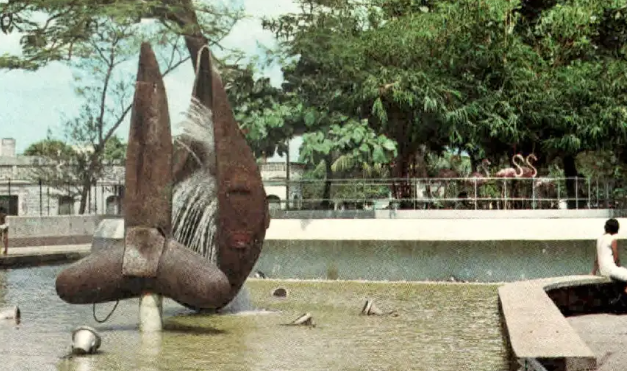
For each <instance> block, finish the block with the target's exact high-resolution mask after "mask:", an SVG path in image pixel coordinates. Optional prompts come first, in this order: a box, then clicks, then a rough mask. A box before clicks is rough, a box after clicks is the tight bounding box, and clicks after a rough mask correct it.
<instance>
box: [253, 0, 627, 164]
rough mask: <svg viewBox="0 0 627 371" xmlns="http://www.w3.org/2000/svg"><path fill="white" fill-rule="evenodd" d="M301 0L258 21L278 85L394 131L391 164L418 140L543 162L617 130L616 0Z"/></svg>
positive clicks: (600, 141)
mask: <svg viewBox="0 0 627 371" xmlns="http://www.w3.org/2000/svg"><path fill="white" fill-rule="evenodd" d="M302 3H303V8H304V11H303V13H302V14H289V15H285V16H282V17H279V18H277V19H274V20H267V21H266V23H265V25H266V27H267V28H268V29H270V30H272V31H274V32H275V34H276V35H277V37H278V38H279V39H280V40H281V42H282V43H281V51H282V53H283V55H282V58H283V59H284V60H291V61H292V62H291V64H289V65H287V66H286V67H285V68H284V74H285V77H286V83H285V89H286V90H288V91H295V92H297V93H298V94H299V96H302V97H304V100H305V101H307V102H309V103H310V104H312V105H313V106H315V107H318V108H320V109H322V108H323V107H324V108H325V109H326V110H330V111H331V112H334V111H338V112H339V113H341V114H343V115H346V116H349V117H356V118H359V119H363V118H365V119H367V120H368V124H369V126H370V127H371V128H372V130H373V131H374V133H376V134H384V135H386V136H387V137H389V138H391V139H394V140H395V141H396V142H397V144H398V155H399V156H398V157H399V158H398V159H397V160H398V162H399V163H401V165H400V166H397V167H396V168H403V167H405V169H404V170H402V171H400V172H397V174H396V175H397V176H404V175H405V174H407V172H408V171H409V168H408V166H409V165H403V164H408V163H410V162H411V161H410V159H411V157H412V156H414V155H415V154H416V153H417V149H418V148H419V146H421V145H425V146H426V147H427V149H428V151H430V152H435V153H442V152H443V150H444V148H447V147H448V148H462V149H464V150H467V151H469V152H471V153H472V154H473V156H474V157H475V158H477V157H483V156H484V155H485V156H489V157H493V158H495V159H497V158H498V157H500V156H502V155H503V154H505V153H507V152H510V151H514V150H515V151H519V152H520V151H522V152H531V151H535V152H536V153H538V154H539V155H540V157H541V158H543V159H544V160H545V162H547V163H548V160H550V159H552V158H555V157H556V156H566V155H576V154H577V153H580V152H582V151H588V150H593V149H597V148H619V149H620V148H622V147H624V145H625V143H626V140H627V138H626V137H625V135H626V128H627V125H626V121H627V116H626V114H627V110H626V109H625V106H626V104H625V103H626V101H625V98H626V97H627V93H626V92H627V89H625V88H626V87H627V86H625V82H626V79H625V75H624V71H626V70H627V64H626V63H627V62H626V60H625V58H624V56H625V53H624V52H625V50H627V49H625V44H624V42H621V40H626V39H627V37H626V36H625V35H627V22H625V13H626V9H627V8H626V7H625V5H626V4H627V2H625V1H618V0H617V1H610V2H599V1H592V0H572V1H568V2H559V3H558V4H557V5H556V4H555V3H542V4H540V5H538V4H539V3H538V4H536V3H537V2H535V3H531V2H520V1H507V0H489V1H475V0H461V1H438V2H428V1H409V0H396V1H366V2H363V1H361V2H359V1H349V0H344V1H342V0H337V1H331V2H329V1H313V2H310V1H307V2H305V1H303V2H302ZM305 4H308V5H310V6H305ZM311 121H313V120H312V118H308V119H307V122H311ZM318 142H319V143H318V144H317V146H318V148H319V149H320V152H321V153H324V152H325V151H327V150H328V147H329V144H325V143H324V142H323V141H321V140H320V139H318ZM514 148H515V149H514ZM571 176H572V175H571Z"/></svg>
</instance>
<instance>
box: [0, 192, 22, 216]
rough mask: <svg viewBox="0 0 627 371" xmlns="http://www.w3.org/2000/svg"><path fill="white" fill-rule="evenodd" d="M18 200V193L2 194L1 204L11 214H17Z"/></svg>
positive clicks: (0, 197) (0, 196)
mask: <svg viewBox="0 0 627 371" xmlns="http://www.w3.org/2000/svg"><path fill="white" fill-rule="evenodd" d="M18 201H19V200H18V197H17V195H11V196H9V195H0V206H2V207H3V208H4V209H5V210H6V211H7V213H8V214H9V215H17V213H18Z"/></svg>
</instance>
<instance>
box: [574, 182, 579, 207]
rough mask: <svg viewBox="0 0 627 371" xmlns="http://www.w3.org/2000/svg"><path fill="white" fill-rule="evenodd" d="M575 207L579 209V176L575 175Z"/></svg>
mask: <svg viewBox="0 0 627 371" xmlns="http://www.w3.org/2000/svg"><path fill="white" fill-rule="evenodd" d="M575 209H579V177H578V176H576V177H575Z"/></svg>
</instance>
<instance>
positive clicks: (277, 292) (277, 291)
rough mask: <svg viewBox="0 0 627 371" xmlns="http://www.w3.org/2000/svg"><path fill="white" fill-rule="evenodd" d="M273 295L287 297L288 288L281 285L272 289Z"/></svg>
mask: <svg viewBox="0 0 627 371" xmlns="http://www.w3.org/2000/svg"><path fill="white" fill-rule="evenodd" d="M272 296H275V297H277V298H285V297H287V290H286V289H284V288H283V287H279V288H277V289H274V290H272Z"/></svg>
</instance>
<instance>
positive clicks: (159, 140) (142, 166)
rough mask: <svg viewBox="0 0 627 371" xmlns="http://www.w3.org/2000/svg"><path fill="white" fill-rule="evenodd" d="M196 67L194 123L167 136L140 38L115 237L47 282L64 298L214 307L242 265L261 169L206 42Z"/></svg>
mask: <svg viewBox="0 0 627 371" xmlns="http://www.w3.org/2000/svg"><path fill="white" fill-rule="evenodd" d="M205 56H206V58H205ZM196 70H197V76H196V81H195V82H194V91H193V93H192V104H191V108H190V117H191V118H190V120H192V121H193V122H194V123H195V124H196V125H195V126H193V128H192V129H190V130H191V131H188V135H187V136H183V137H182V138H181V139H180V140H178V142H177V143H175V144H174V145H173V143H172V137H171V132H170V119H169V113H168V104H167V98H166V92H165V87H164V84H163V80H162V78H161V74H160V72H159V67H158V64H157V60H156V57H155V55H154V53H153V51H152V48H151V47H150V44H148V43H143V44H142V46H141V52H140V59H139V67H138V73H137V83H136V88H135V96H134V101H133V108H132V115H131V126H130V134H129V143H128V150H127V159H126V185H125V186H126V189H125V197H124V203H125V205H124V224H125V233H124V243H123V244H120V245H119V246H113V247H111V248H108V249H104V250H100V251H95V252H92V254H91V255H89V256H88V257H86V258H84V259H82V260H80V261H78V262H76V263H74V264H73V265H71V266H70V267H68V268H66V269H65V270H63V271H62V272H61V273H60V274H59V275H58V276H57V280H56V290H57V294H58V296H59V297H60V298H61V299H63V300H64V301H66V302H68V303H70V304H92V303H103V302H110V301H116V300H122V299H128V298H134V297H141V298H143V297H146V298H151V301H155V300H157V301H158V300H159V298H160V296H165V297H169V298H172V299H174V300H176V301H177V302H179V303H181V304H184V305H186V306H188V307H191V308H195V309H219V308H222V307H224V306H225V305H226V304H228V303H229V302H230V301H231V300H232V299H233V298H234V297H235V296H236V295H237V293H238V292H239V290H240V288H241V287H242V285H243V283H244V281H245V280H246V278H247V276H248V274H249V273H250V271H251V270H252V268H253V266H254V264H255V262H256V260H257V258H258V257H259V254H260V252H261V248H262V245H263V240H264V238H265V232H266V229H267V228H268V226H269V221H270V218H269V214H268V205H267V201H266V195H265V191H264V189H263V184H262V181H261V176H260V174H259V170H258V168H257V165H256V163H255V159H254V156H253V154H252V151H251V149H250V148H249V147H248V145H247V143H246V140H245V138H244V136H243V134H242V133H241V131H240V129H239V127H238V125H237V123H236V122H235V119H234V117H233V113H232V110H231V107H230V105H229V103H228V100H227V96H226V92H225V89H224V86H223V85H222V81H221V79H220V76H219V75H218V73H217V71H215V70H214V68H213V66H212V62H211V53H210V51H209V49H208V48H207V47H206V46H205V47H203V49H201V51H200V52H199V56H198V60H197V67H196ZM208 190H211V192H210V191H208ZM212 192H213V193H212ZM173 193H174V199H175V202H174V205H173ZM190 194H193V195H196V196H195V197H197V198H198V195H201V197H200V199H194V198H193V197H191V196H189V195H190ZM182 195H183V196H182ZM184 195H188V197H184ZM212 196H213V197H212ZM210 198H211V199H210ZM198 205H201V206H198ZM212 205H213V206H212ZM216 206H217V207H216ZM200 207H202V209H199V208H200ZM173 218H174V222H173ZM199 225H202V228H200V227H199ZM155 297H157V298H155ZM140 315H142V314H141V312H140ZM140 322H141V321H140Z"/></svg>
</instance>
